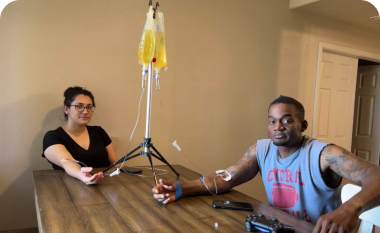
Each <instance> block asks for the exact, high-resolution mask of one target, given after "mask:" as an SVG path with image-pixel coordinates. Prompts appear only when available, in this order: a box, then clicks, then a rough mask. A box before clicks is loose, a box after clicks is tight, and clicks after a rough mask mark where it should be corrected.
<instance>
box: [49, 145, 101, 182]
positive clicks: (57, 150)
mask: <svg viewBox="0 0 380 233" xmlns="http://www.w3.org/2000/svg"><path fill="white" fill-rule="evenodd" d="M44 154H45V156H46V158H47V159H48V160H49V161H50V162H52V163H54V164H55V165H57V166H60V167H62V168H63V169H65V171H66V173H67V174H69V175H70V176H72V177H75V178H77V179H79V180H81V181H83V182H84V183H86V184H98V183H100V182H101V181H102V180H103V173H101V172H100V173H97V174H95V175H91V174H90V172H91V171H92V167H81V166H80V165H79V164H77V163H76V162H73V161H70V160H74V158H73V156H71V154H70V152H68V151H67V149H66V148H65V147H64V146H63V145H61V144H55V145H52V146H49V147H48V148H47V149H46V150H45V152H44ZM65 158H68V159H69V160H67V161H66V162H62V159H65Z"/></svg>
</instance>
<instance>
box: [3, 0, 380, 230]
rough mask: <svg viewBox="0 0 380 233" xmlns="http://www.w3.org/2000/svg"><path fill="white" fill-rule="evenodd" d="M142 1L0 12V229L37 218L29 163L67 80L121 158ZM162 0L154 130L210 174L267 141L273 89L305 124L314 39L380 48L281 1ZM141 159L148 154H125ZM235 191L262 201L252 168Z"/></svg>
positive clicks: (136, 86)
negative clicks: (86, 96)
mask: <svg viewBox="0 0 380 233" xmlns="http://www.w3.org/2000/svg"><path fill="white" fill-rule="evenodd" d="M147 2H148V1H147V0H144V1H143V0H140V1H137V0H123V1H122V0H107V1H105V0H64V1H63V0H54V1H53V0H18V1H16V2H13V3H11V4H9V5H8V6H7V7H6V8H5V9H4V11H3V13H2V15H1V19H0V79H1V82H0V93H1V96H0V155H1V162H0V171H1V176H0V219H1V220H0V230H8V229H18V228H28V227H34V226H36V225H37V222H36V215H35V209H34V202H33V184H32V183H33V181H32V171H33V170H39V169H50V168H51V166H50V165H49V164H48V163H47V162H46V161H45V160H44V159H43V158H41V153H42V138H43V136H44V134H45V132H46V131H48V130H51V129H54V128H56V127H58V126H59V125H61V124H62V110H61V108H62V102H63V96H62V95H63V91H64V90H65V88H67V87H68V86H71V85H81V86H85V87H87V88H88V89H89V90H91V91H92V92H93V93H94V95H95V99H96V103H97V106H98V108H97V111H96V117H95V118H94V119H93V122H92V124H95V125H101V126H102V127H103V128H105V129H106V131H107V132H108V133H109V134H110V136H113V137H117V138H118V140H117V141H118V155H119V156H122V155H123V154H124V153H125V152H126V149H127V144H128V139H129V136H130V133H131V131H132V129H133V126H134V123H135V120H136V116H137V106H138V100H139V97H140V93H141V79H140V78H141V77H140V76H141V67H140V65H138V64H137V45H138V42H139V39H140V35H141V31H142V28H143V24H144V21H145V14H146V12H147V10H148V8H147V6H146V3H147ZM160 4H161V6H162V7H160V10H162V11H163V12H164V13H165V17H166V18H165V20H166V21H165V23H166V24H165V26H166V30H167V35H166V39H167V41H166V42H167V54H168V61H169V69H168V71H167V72H164V73H163V74H162V79H161V89H162V91H161V92H160V93H159V94H156V93H154V95H153V107H152V130H151V132H152V138H153V142H154V144H155V146H156V147H157V148H158V149H159V150H160V151H161V152H162V154H163V155H164V156H165V158H166V159H167V160H168V161H169V162H170V163H171V164H182V165H184V166H186V167H189V168H191V169H194V170H197V171H199V170H198V169H196V168H195V167H193V166H192V165H191V164H190V163H188V162H187V161H186V159H185V158H184V155H185V156H187V157H188V158H189V159H190V160H191V161H192V162H193V163H195V164H196V165H197V166H198V167H200V168H202V169H203V170H205V172H207V173H211V172H213V171H215V170H217V169H223V168H226V167H228V166H229V165H231V164H233V163H234V162H236V161H237V160H238V159H239V158H240V157H241V156H242V155H243V154H244V152H245V151H246V149H247V148H248V147H249V146H250V145H251V144H252V143H254V142H255V141H256V140H257V139H261V138H265V137H266V135H267V133H266V128H267V126H266V118H267V115H266V114H267V113H266V111H267V107H268V104H269V103H270V102H271V101H272V100H273V99H274V98H275V97H277V96H279V95H280V94H283V95H289V96H292V97H295V98H297V99H298V100H300V101H301V102H302V103H303V104H304V105H305V109H306V111H307V113H306V117H307V120H309V122H310V123H311V121H312V110H313V98H314V88H315V75H316V63H317V51H318V42H319V41H323V42H327V43H332V44H337V45H341V46H347V47H351V48H355V49H360V50H364V51H369V52H372V53H378V54H380V33H376V32H371V31H366V30H362V29H359V28H355V27H352V26H349V25H346V24H341V23H339V22H334V21H331V20H327V19H322V18H318V17H313V16H310V15H306V14H302V13H299V12H295V11H291V10H289V9H288V8H289V1H286V0H270V1H260V0H235V1H229V0H208V1H205V0H194V1H180V0H175V1H174V0H172V1H169V0H160ZM160 100H161V103H162V106H163V109H164V111H163V109H162V108H161V105H160ZM142 106H143V108H142V111H141V116H142V117H141V119H140V123H139V126H138V127H137V130H136V133H135V135H134V139H133V141H132V147H134V146H137V145H138V143H140V142H141V140H142V138H143V137H144V127H145V98H144V99H143V105H142ZM165 121H167V125H168V127H169V128H170V133H169V131H168V129H167V126H166V124H165ZM310 132H311V131H310V129H309V130H308V131H306V134H309V135H310ZM170 135H172V137H171V136H170ZM174 140H177V141H178V143H179V145H180V146H181V147H182V149H183V154H181V153H179V152H178V151H176V150H175V149H174V148H173V147H172V146H171V143H172V142H173V141H174ZM140 164H144V165H146V164H147V160H146V158H141V159H136V160H133V161H131V163H130V165H140ZM156 164H157V163H156ZM238 190H240V191H243V192H244V193H247V194H248V195H250V196H252V197H255V198H257V199H259V200H261V201H265V202H266V196H265V192H264V190H263V185H262V184H261V181H260V177H257V178H256V179H255V180H253V181H251V182H249V183H247V184H245V185H242V186H241V187H239V188H238Z"/></svg>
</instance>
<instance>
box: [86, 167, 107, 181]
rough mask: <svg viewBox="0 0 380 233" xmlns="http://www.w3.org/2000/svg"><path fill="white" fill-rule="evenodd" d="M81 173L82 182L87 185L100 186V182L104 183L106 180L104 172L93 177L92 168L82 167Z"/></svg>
mask: <svg viewBox="0 0 380 233" xmlns="http://www.w3.org/2000/svg"><path fill="white" fill-rule="evenodd" d="M80 171H81V180H82V181H83V182H84V183H85V184H87V185H89V184H99V183H100V182H102V180H103V178H104V176H103V173H102V172H99V173H96V174H94V175H91V174H90V172H91V171H92V167H82V168H81V169H80Z"/></svg>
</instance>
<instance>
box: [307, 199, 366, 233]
mask: <svg viewBox="0 0 380 233" xmlns="http://www.w3.org/2000/svg"><path fill="white" fill-rule="evenodd" d="M354 209H355V208H354V207H352V206H350V203H348V202H346V203H344V204H342V205H341V206H340V207H339V208H338V209H336V210H335V211H333V212H331V213H328V214H325V215H322V216H321V217H319V219H318V221H317V224H316V225H315V227H314V230H313V233H319V232H321V233H325V232H339V233H346V232H347V233H350V232H352V231H353V230H354V229H355V227H356V224H357V222H358V220H359V213H355V211H354Z"/></svg>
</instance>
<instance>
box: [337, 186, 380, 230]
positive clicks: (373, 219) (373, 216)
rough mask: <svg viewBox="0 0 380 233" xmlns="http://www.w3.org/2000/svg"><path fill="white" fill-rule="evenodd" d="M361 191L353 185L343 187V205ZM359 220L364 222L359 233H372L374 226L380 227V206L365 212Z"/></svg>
mask: <svg viewBox="0 0 380 233" xmlns="http://www.w3.org/2000/svg"><path fill="white" fill-rule="evenodd" d="M361 189H362V188H361V187H359V186H357V185H353V184H346V185H345V186H343V188H342V194H341V197H342V203H344V202H346V201H348V200H349V199H350V198H351V197H353V196H354V195H355V194H357V193H358V192H360V190H361ZM359 218H360V219H361V220H362V222H361V224H360V227H359V230H358V232H359V233H371V232H372V230H373V227H374V225H375V226H377V227H380V206H378V207H375V208H373V209H370V210H367V211H365V212H364V213H362V214H361V215H360V216H359ZM376 232H378V230H376Z"/></svg>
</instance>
